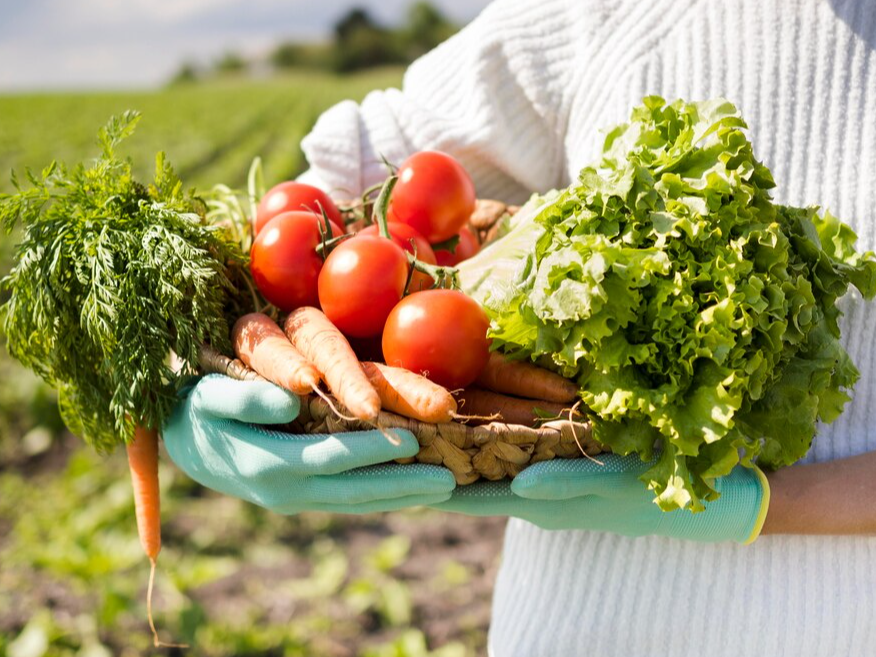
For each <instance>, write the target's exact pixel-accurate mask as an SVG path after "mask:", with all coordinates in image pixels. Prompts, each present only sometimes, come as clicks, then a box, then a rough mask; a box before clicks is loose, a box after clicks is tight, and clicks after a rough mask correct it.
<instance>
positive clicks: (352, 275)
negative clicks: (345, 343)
mask: <svg viewBox="0 0 876 657" xmlns="http://www.w3.org/2000/svg"><path fill="white" fill-rule="evenodd" d="M407 279H408V259H407V258H406V257H405V252H404V251H403V250H402V248H401V247H400V246H398V245H397V244H395V243H394V242H393V241H392V240H388V239H386V238H383V237H376V236H374V235H363V236H362V237H356V238H354V239H348V240H347V241H346V242H341V244H340V245H339V246H338V247H337V248H336V249H335V250H334V251H332V252H331V253H330V254H329V257H328V258H326V260H325V265H323V268H322V271H321V272H320V274H319V302H320V304H321V305H322V311H323V312H324V313H325V315H326V317H328V318H329V319H330V320H331V321H332V323H334V325H335V326H337V327H338V328H339V329H340V330H341V332H342V333H345V334H346V335H350V336H353V337H356V338H368V337H371V336H374V335H378V334H379V333H380V332H381V331H382V330H383V324H384V322H386V316H387V315H389V312H390V311H391V310H392V309H393V307H394V306H395V305H396V304H397V303H398V301H399V299H401V298H402V294H403V293H404V289H405V282H406V281H407Z"/></svg>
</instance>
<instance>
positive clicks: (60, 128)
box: [0, 70, 504, 657]
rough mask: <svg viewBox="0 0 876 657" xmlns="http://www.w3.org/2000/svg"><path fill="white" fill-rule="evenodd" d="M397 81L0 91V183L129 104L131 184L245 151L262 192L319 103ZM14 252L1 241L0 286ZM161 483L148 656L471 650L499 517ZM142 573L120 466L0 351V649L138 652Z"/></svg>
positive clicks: (243, 164)
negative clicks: (321, 509) (294, 512)
mask: <svg viewBox="0 0 876 657" xmlns="http://www.w3.org/2000/svg"><path fill="white" fill-rule="evenodd" d="M400 77H401V76H400V72H399V71H398V70H386V71H377V72H372V73H368V74H363V75H357V76H353V77H347V78H336V77H331V76H327V75H318V74H313V75H305V74H301V75H295V76H288V77H282V78H275V79H271V80H265V81H247V80H227V81H222V82H212V83H202V84H195V85H191V86H184V87H179V88H170V89H166V90H162V91H156V92H142V93H141V92H137V93H135V92H126V93H99V94H97V93H95V94H58V95H30V96H5V97H2V96H0V171H5V172H8V171H9V170H10V169H12V168H15V169H17V170H22V169H23V168H24V167H31V168H41V167H43V166H45V165H46V164H47V163H48V162H49V161H51V160H53V159H58V160H63V161H66V162H68V163H71V164H72V163H75V162H77V161H80V160H81V159H83V158H89V157H91V156H93V155H94V154H95V150H96V146H95V145H94V139H95V134H96V131H97V129H98V127H100V126H101V125H102V124H103V123H104V122H105V121H106V119H107V118H108V117H109V116H110V115H111V114H114V113H119V112H121V111H123V110H125V109H137V110H140V111H141V112H142V113H143V119H142V121H141V123H140V126H139V128H138V131H137V135H136V136H135V137H134V139H132V140H130V141H129V142H128V143H127V144H126V147H125V152H126V153H127V154H129V155H130V156H131V157H132V158H133V159H134V161H135V163H136V167H137V169H138V171H139V172H140V174H143V175H145V174H147V173H148V169H149V168H150V167H151V166H152V163H153V158H154V155H155V153H156V152H157V151H158V150H164V151H166V152H167V153H168V156H169V157H170V159H171V161H172V162H173V163H174V164H175V166H176V167H177V170H178V171H179V172H180V173H181V174H182V176H183V179H184V180H185V182H186V183H187V184H189V185H192V186H197V187H198V188H201V189H204V188H207V187H209V186H212V185H213V184H215V183H219V182H223V183H226V184H229V185H232V186H242V185H243V183H244V179H245V176H246V172H247V169H248V167H249V164H250V161H251V160H252V158H253V157H254V156H256V155H261V156H262V157H263V158H264V161H265V169H266V175H267V178H268V182H275V181H278V180H279V179H283V178H288V177H291V176H293V175H294V174H296V173H298V172H300V171H301V170H302V168H303V167H304V161H303V157H302V155H301V151H300V148H299V142H300V140H301V138H302V137H303V136H304V135H305V134H306V133H307V132H308V130H309V129H310V127H311V126H312V125H313V123H314V121H315V120H316V118H317V116H318V115H319V113H320V112H321V111H323V110H324V109H326V108H327V107H328V106H330V105H331V104H333V103H335V102H337V101H339V100H341V99H344V98H353V99H360V98H361V97H362V96H364V94H365V93H367V91H368V90H370V89H372V88H380V87H386V86H392V85H397V84H398V83H399V81H400ZM10 190H11V185H10V183H9V178H8V175H6V174H3V175H2V177H0V191H10ZM13 244H14V235H11V236H9V235H2V236H0V275H2V274H3V273H4V272H5V271H6V269H7V268H8V266H9V263H10V257H11V252H12V248H13ZM161 477H162V501H163V509H162V511H163V534H164V536H163V539H164V547H163V550H162V553H161V557H160V559H159V571H158V579H157V588H156V600H155V602H156V620H157V623H158V626H159V628H160V631H161V633H162V635H163V637H164V638H165V640H177V641H184V642H187V643H190V644H191V645H192V647H191V648H190V649H187V650H182V649H171V650H164V651H162V653H159V652H158V651H154V654H168V655H183V654H186V655H206V656H223V657H224V656H232V655H234V656H237V657H246V656H254V655H271V656H290V655H301V656H305V655H306V656H317V657H318V656H331V657H345V656H350V657H352V656H358V655H361V656H364V657H425V656H427V655H433V656H442V657H467V656H470V655H478V654H483V653H484V649H485V640H486V626H487V623H488V620H489V598H490V594H491V589H492V582H493V579H494V576H495V569H496V565H497V559H498V550H499V547H500V540H501V539H500V537H501V532H502V527H503V526H504V522H503V521H502V520H500V519H477V520H476V519H470V518H463V517H458V516H457V517H452V518H451V517H447V516H444V515H442V514H438V513H435V512H431V511H429V510H423V509H417V510H412V511H408V512H402V513H394V514H386V515H371V516H364V517H349V516H332V515H326V514H305V515H302V516H300V517H291V518H286V517H282V516H277V515H273V514H270V513H267V512H265V511H264V510H262V509H260V508H258V507H255V506H252V505H249V504H245V503H243V502H240V501H238V500H234V499H231V498H226V497H223V496H220V495H218V494H213V493H212V492H210V491H206V490H204V489H202V488H201V487H200V486H198V485H196V484H194V483H193V482H191V481H190V480H188V479H187V478H186V477H185V476H183V475H182V474H181V473H179V472H178V471H177V470H176V468H174V467H173V465H172V464H171V463H169V462H168V460H167V459H166V458H165V459H163V462H162V466H161ZM147 576H148V562H147V560H146V558H145V557H144V556H143V554H142V551H141V549H140V546H139V542H138V540H137V535H136V529H135V524H134V516H133V502H132V495H131V490H130V483H129V481H128V476H127V472H126V465H125V461H124V455H123V454H122V453H121V452H117V453H115V454H113V455H111V456H109V457H101V456H97V455H96V454H94V453H93V452H92V451H91V450H90V449H88V448H86V447H84V446H83V445H82V443H81V441H79V440H78V439H77V438H75V437H73V436H71V435H69V434H68V433H67V432H66V431H64V429H63V425H62V424H61V421H60V418H59V416H58V413H57V410H56V407H55V398H54V394H53V393H52V392H51V391H50V390H49V389H48V388H47V387H46V386H44V385H43V384H41V383H40V382H39V381H38V380H36V379H35V378H34V377H32V376H31V375H30V374H29V373H27V372H26V371H24V370H23V369H21V368H20V367H18V366H17V364H15V363H14V361H12V360H10V359H9V358H8V357H7V356H6V354H5V349H3V348H2V346H0V657H42V656H62V655H63V656H73V655H79V656H84V657H109V656H111V655H113V656H114V655H122V656H129V655H130V656H134V655H143V654H149V653H150V652H151V651H152V648H151V637H150V634H149V631H148V627H147V624H146V609H145V585H146V581H147Z"/></svg>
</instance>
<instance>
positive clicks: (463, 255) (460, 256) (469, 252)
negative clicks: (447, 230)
mask: <svg viewBox="0 0 876 657" xmlns="http://www.w3.org/2000/svg"><path fill="white" fill-rule="evenodd" d="M480 250H481V243H480V242H478V238H477V237H475V234H474V233H473V232H471V230H469V228H468V226H463V227H462V230H461V231H459V244H457V245H456V249H455V250H454V252H453V253H451V252H450V251H445V250H444V249H438V250H437V251H435V260H436V261H437V262H438V264H439V265H441V266H442V267H455V266H456V265H458V264H459V263H460V262H462V261H463V260H468V259H469V258H471V257H472V256H473V255H475V254H476V253H477V252H478V251H480Z"/></svg>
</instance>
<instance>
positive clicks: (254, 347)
mask: <svg viewBox="0 0 876 657" xmlns="http://www.w3.org/2000/svg"><path fill="white" fill-rule="evenodd" d="M231 340H232V342H233V344H234V353H235V354H237V357H238V358H240V360H242V361H243V362H244V364H246V365H247V366H248V367H250V368H251V369H253V370H255V371H256V372H257V373H259V374H261V375H262V376H263V377H265V378H266V379H267V380H268V381H271V382H273V383H276V384H277V385H278V386H280V387H281V388H286V390H289V391H290V392H293V393H295V394H296V395H306V394H308V393H309V392H312V391H314V390H316V389H317V388H318V387H319V372H317V370H316V368H315V367H314V366H313V365H311V364H310V363H309V362H307V361H306V360H305V359H304V356H302V355H301V352H299V351H298V350H297V349H296V348H295V347H293V346H292V343H291V342H289V338H287V337H286V334H285V333H283V331H282V330H281V329H280V327H279V326H277V324H276V322H274V320H272V319H271V318H270V317H268V316H267V315H264V314H262V313H250V314H249V315H244V316H243V317H241V318H240V319H238V320H237V322H236V323H235V324H234V329H233V330H232V331H231Z"/></svg>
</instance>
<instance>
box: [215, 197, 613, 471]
mask: <svg viewBox="0 0 876 657" xmlns="http://www.w3.org/2000/svg"><path fill="white" fill-rule="evenodd" d="M516 210H517V208H516V207H514V206H507V205H505V204H504V203H501V202H499V201H492V200H479V201H478V203H477V207H476V209H475V212H474V214H473V215H472V218H471V221H470V225H469V227H470V228H471V229H472V231H473V232H474V233H475V234H476V235H477V236H478V239H480V240H481V242H482V243H484V242H488V241H490V240H491V239H492V238H493V237H494V235H495V232H496V230H497V228H498V226H497V223H498V220H499V219H500V218H501V217H503V216H504V215H505V214H507V213H513V212H515V211H516ZM201 367H202V369H203V370H204V371H205V372H208V373H219V374H224V375H226V376H229V377H232V378H235V379H240V380H244V381H256V380H264V379H262V377H261V376H259V375H258V374H256V373H255V372H254V371H252V370H250V369H249V368H248V367H247V366H246V365H244V364H243V363H242V362H241V361H239V360H237V359H231V358H228V357H227V356H224V355H222V354H220V353H218V352H217V351H215V350H214V349H212V348H210V347H204V348H203V349H202V350H201ZM300 399H301V413H300V415H299V416H298V418H297V419H296V420H295V422H293V423H292V424H290V425H286V426H285V428H286V429H287V430H288V431H291V432H296V433H301V432H304V433H338V432H344V431H359V430H367V429H373V428H374V427H373V426H372V425H369V424H367V423H365V422H361V421H358V420H346V419H343V418H340V417H338V416H337V415H336V414H335V413H334V412H333V411H332V410H331V408H329V405H328V404H327V403H326V402H325V401H324V400H323V399H320V398H319V397H317V396H316V395H307V396H302V397H301V398H300ZM335 403H337V402H335ZM338 406H339V408H341V411H342V412H344V413H345V410H346V409H344V408H343V406H342V405H340V404H338ZM345 414H346V413H345ZM377 424H378V426H380V427H381V428H384V429H407V430H409V431H410V432H411V433H413V434H414V435H415V436H416V437H417V440H418V441H419V443H420V451H419V452H418V453H417V455H416V456H415V457H414V458H410V459H399V460H398V462H399V463H406V462H407V463H411V462H414V461H419V462H420V463H431V464H434V465H443V466H445V467H446V468H448V469H449V470H450V471H452V472H453V474H454V476H455V478H456V482H457V484H460V485H464V484H470V483H472V482H475V481H477V480H478V479H480V478H481V477H483V478H485V479H490V480H497V479H502V478H505V477H514V476H516V475H517V474H518V473H520V471H521V470H523V469H524V468H525V467H526V466H528V465H529V464H531V463H537V462H539V461H548V460H550V459H553V458H581V457H585V456H587V457H591V458H592V457H593V456H595V455H597V454H599V453H601V452H603V451H605V450H604V448H603V447H602V446H601V445H600V444H599V443H597V442H596V441H595V440H593V437H592V434H591V427H590V423H589V422H572V421H569V420H553V421H549V422H545V423H543V424H542V425H541V426H539V427H538V428H533V427H527V426H523V425H518V424H505V423H502V422H491V423H489V424H484V425H481V426H469V425H466V424H462V423H460V422H448V423H444V424H429V423H426V422H419V421H417V420H412V419H410V418H406V417H402V416H400V415H396V414H395V413H389V412H387V411H381V412H380V415H379V416H378V419H377Z"/></svg>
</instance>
